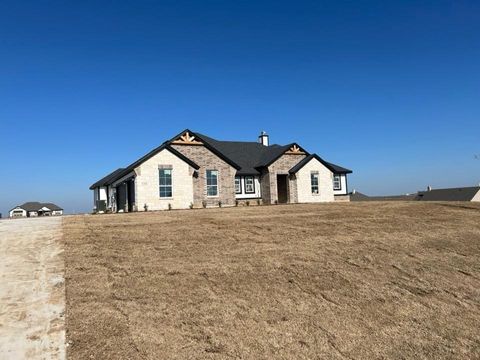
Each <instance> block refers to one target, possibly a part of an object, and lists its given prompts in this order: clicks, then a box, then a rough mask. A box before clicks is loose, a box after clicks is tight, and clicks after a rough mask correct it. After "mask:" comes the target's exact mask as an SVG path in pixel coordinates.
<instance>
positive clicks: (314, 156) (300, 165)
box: [288, 154, 351, 174]
mask: <svg viewBox="0 0 480 360" xmlns="http://www.w3.org/2000/svg"><path fill="white" fill-rule="evenodd" d="M312 159H317V160H318V161H319V162H321V163H322V164H323V165H325V166H326V168H327V169H329V170H330V171H331V172H333V173H335V174H337V173H338V174H340V173H341V172H338V171H336V170H338V169H342V170H348V169H345V168H342V167H340V166H336V165H333V164H332V163H329V162H327V161H325V160H323V159H322V158H321V157H320V156H318V155H317V154H310V155H308V156H307V157H306V158H304V159H303V160H302V161H300V162H299V163H298V164H297V165H295V166H294V167H292V168H291V169H290V170H289V171H288V172H289V173H290V174H295V173H296V172H297V171H299V170H300V169H301V168H303V167H304V166H305V165H306V164H308V162H309V161H310V160H312ZM334 166H336V167H334ZM348 171H350V170H348ZM350 172H351V171H350Z"/></svg>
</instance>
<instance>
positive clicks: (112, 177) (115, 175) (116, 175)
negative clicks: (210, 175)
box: [90, 142, 200, 190]
mask: <svg viewBox="0 0 480 360" xmlns="http://www.w3.org/2000/svg"><path fill="white" fill-rule="evenodd" d="M163 149H167V150H168V151H170V152H171V153H172V154H174V155H175V156H177V157H178V158H180V159H182V160H183V161H185V162H186V163H187V164H188V165H190V166H191V167H193V168H194V169H196V170H198V169H199V168H200V166H198V165H197V164H196V163H195V162H193V161H192V160H190V159H189V158H187V157H186V156H185V155H183V154H182V153H180V152H178V151H177V150H175V149H174V148H172V147H171V146H170V145H169V144H168V143H167V142H164V143H163V144H162V145H160V146H159V147H157V148H155V149H153V150H152V151H150V152H149V153H148V154H146V155H144V156H142V157H141V158H140V159H138V160H137V161H135V162H133V163H132V164H130V165H128V166H127V167H126V168H120V169H117V170H115V171H114V172H112V173H111V174H109V175H107V176H105V177H104V178H103V179H101V180H99V181H97V182H96V183H95V184H93V185H92V186H90V190H93V189H95V188H96V187H99V186H105V185H110V184H112V183H113V182H115V181H116V180H118V179H120V178H121V177H123V176H125V175H127V174H128V173H130V172H131V171H133V169H135V168H136V167H137V166H138V165H140V164H141V163H143V162H144V161H145V160H148V159H149V158H151V157H152V156H154V155H155V154H157V153H159V152H160V151H162V150H163Z"/></svg>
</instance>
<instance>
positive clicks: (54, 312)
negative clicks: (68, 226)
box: [0, 217, 65, 359]
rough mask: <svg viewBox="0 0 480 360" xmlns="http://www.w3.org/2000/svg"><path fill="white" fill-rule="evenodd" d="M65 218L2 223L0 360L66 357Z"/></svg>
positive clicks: (0, 239) (0, 248)
mask: <svg viewBox="0 0 480 360" xmlns="http://www.w3.org/2000/svg"><path fill="white" fill-rule="evenodd" d="M63 273H64V261H63V243H62V219H61V218H60V217H50V218H29V219H15V220H2V221H0V359H64V358H65V327H64V309H65V287H64V279H63Z"/></svg>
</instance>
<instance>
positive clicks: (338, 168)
mask: <svg viewBox="0 0 480 360" xmlns="http://www.w3.org/2000/svg"><path fill="white" fill-rule="evenodd" d="M327 162H328V161H327ZM328 164H330V166H331V167H332V168H333V169H334V171H333V173H335V174H342V175H343V174H345V175H346V174H351V173H352V172H353V171H352V170H350V169H346V168H344V167H341V166H339V165H335V164H333V163H331V162H329V163H328Z"/></svg>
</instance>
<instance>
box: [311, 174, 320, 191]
mask: <svg viewBox="0 0 480 360" xmlns="http://www.w3.org/2000/svg"><path fill="white" fill-rule="evenodd" d="M310 183H311V185H312V194H318V172H317V171H312V172H311V173H310Z"/></svg>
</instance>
